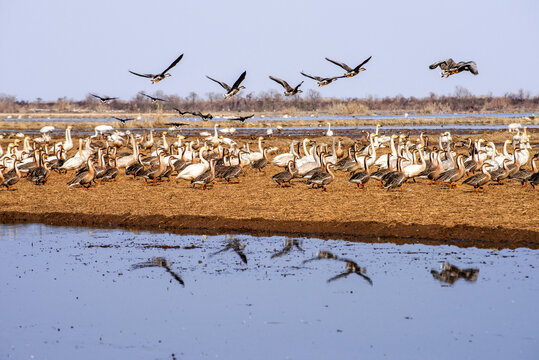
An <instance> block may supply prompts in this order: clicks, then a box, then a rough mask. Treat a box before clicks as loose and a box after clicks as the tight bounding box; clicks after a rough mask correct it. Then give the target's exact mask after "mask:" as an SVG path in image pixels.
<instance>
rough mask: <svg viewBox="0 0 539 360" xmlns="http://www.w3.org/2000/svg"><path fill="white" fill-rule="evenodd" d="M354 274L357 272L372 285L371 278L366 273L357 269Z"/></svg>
mask: <svg viewBox="0 0 539 360" xmlns="http://www.w3.org/2000/svg"><path fill="white" fill-rule="evenodd" d="M356 274H358V275H359V276H361V277H362V278H363V279H365V280H367V282H368V283H369V284H370V285H371V286H372V280H371V278H370V277H368V276H367V275H365V274H363V273H361V272H359V271H356Z"/></svg>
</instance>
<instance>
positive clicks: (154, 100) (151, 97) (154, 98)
mask: <svg viewBox="0 0 539 360" xmlns="http://www.w3.org/2000/svg"><path fill="white" fill-rule="evenodd" d="M140 94H141V95H143V96H146V97H147V98H148V99H150V100H151V101H152V104H157V103H158V102H159V101H166V100H165V99H161V98H158V97H155V96H150V95H148V94H145V93H143V92H141V93H140Z"/></svg>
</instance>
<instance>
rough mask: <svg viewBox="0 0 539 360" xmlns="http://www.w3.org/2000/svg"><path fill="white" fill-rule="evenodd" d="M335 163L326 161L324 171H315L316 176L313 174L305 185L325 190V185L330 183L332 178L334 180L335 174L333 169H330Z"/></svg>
mask: <svg viewBox="0 0 539 360" xmlns="http://www.w3.org/2000/svg"><path fill="white" fill-rule="evenodd" d="M334 167H335V165H333V164H331V163H328V164H326V172H324V173H317V174H316V176H315V175H313V176H312V177H311V178H310V179H309V180H308V181H307V185H308V186H312V187H313V188H315V186H316V188H320V187H322V191H327V188H326V186H327V185H329V184H331V183H332V182H333V180H335V174H334V173H333V171H331V169H332V168H334Z"/></svg>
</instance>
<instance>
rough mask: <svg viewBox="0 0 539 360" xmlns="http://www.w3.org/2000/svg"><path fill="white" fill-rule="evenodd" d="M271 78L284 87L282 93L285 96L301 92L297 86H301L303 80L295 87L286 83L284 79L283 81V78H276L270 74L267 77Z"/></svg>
mask: <svg viewBox="0 0 539 360" xmlns="http://www.w3.org/2000/svg"><path fill="white" fill-rule="evenodd" d="M269 78H270V79H271V80H273V81H275V82H277V83H279V84H281V86H282V87H284V89H285V90H286V91H285V92H284V95H285V96H292V95H296V94H297V93H302V92H303V91H302V90H299V87H300V86H301V84H303V81H302V82H300V83H299V84H298V85H297V86H296V87H294V88H293V87H292V86H290V85H288V83H287V82H286V81H284V80H283V79H279V78H276V77H274V76H270V77H269Z"/></svg>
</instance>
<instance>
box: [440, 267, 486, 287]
mask: <svg viewBox="0 0 539 360" xmlns="http://www.w3.org/2000/svg"><path fill="white" fill-rule="evenodd" d="M441 268H442V271H440V272H438V271H436V270H431V271H430V273H431V274H432V277H433V278H435V279H436V280H439V281H441V282H444V283H446V284H450V285H452V284H454V283H455V281H457V280H458V279H464V280H466V281H469V282H475V281H476V280H477V277H478V275H479V269H459V268H458V267H456V266H455V265H451V264H450V263H448V262H446V263H445V264H443V265H442V267H441Z"/></svg>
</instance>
